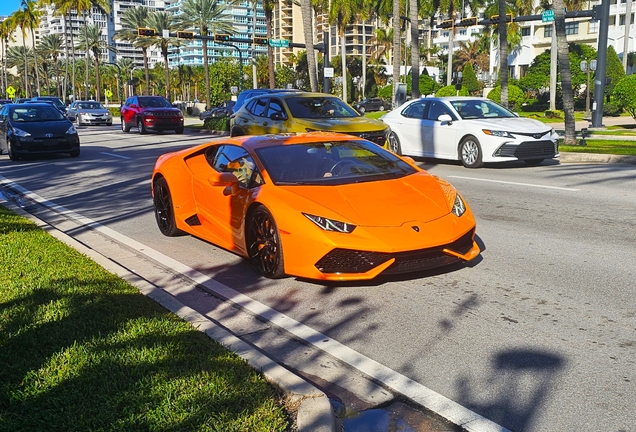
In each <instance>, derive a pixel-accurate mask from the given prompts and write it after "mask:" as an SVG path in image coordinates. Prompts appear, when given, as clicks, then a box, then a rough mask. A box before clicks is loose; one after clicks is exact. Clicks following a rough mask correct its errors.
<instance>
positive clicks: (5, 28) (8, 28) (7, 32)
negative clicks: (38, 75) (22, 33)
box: [0, 18, 15, 90]
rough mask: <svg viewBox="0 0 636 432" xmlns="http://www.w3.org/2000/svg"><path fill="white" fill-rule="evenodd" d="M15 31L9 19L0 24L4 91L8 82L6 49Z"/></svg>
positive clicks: (13, 24)
mask: <svg viewBox="0 0 636 432" xmlns="http://www.w3.org/2000/svg"><path fill="white" fill-rule="evenodd" d="M14 31H15V23H14V21H13V20H11V19H8V18H7V19H5V20H4V21H2V22H0V39H1V40H0V43H2V58H3V60H4V64H3V65H2V69H3V70H2V88H3V90H6V89H7V87H9V80H8V76H7V69H8V68H7V49H8V46H7V45H8V42H9V39H10V38H11V40H13V32H14Z"/></svg>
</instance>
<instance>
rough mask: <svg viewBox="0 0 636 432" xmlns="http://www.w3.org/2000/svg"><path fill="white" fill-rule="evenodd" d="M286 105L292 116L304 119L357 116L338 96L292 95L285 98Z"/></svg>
mask: <svg viewBox="0 0 636 432" xmlns="http://www.w3.org/2000/svg"><path fill="white" fill-rule="evenodd" d="M287 105H288V107H289V110H290V111H291V114H292V116H293V117H296V118H306V119H320V118H326V119H331V118H347V117H359V116H360V114H358V113H357V112H356V111H355V110H354V109H353V108H351V107H350V106H349V105H347V104H345V103H344V102H342V101H341V100H340V99H338V98H331V97H313V98H307V97H293V98H287Z"/></svg>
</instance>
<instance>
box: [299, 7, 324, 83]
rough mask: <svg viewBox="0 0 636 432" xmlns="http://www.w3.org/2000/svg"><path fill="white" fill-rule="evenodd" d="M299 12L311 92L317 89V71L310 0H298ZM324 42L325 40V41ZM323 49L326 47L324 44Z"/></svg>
mask: <svg viewBox="0 0 636 432" xmlns="http://www.w3.org/2000/svg"><path fill="white" fill-rule="evenodd" d="M300 12H301V14H302V17H303V34H304V36H305V47H306V48H307V69H308V72H309V85H310V87H311V91H312V92H316V91H318V71H317V69H316V51H315V50H314V49H313V43H314V25H313V22H312V21H313V10H312V8H311V0H300ZM325 44H326V41H325ZM325 49H327V47H326V46H325Z"/></svg>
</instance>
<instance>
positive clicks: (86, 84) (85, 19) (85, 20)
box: [84, 13, 90, 100]
mask: <svg viewBox="0 0 636 432" xmlns="http://www.w3.org/2000/svg"><path fill="white" fill-rule="evenodd" d="M84 40H85V41H86V61H85V64H86V74H85V81H84V87H85V89H86V91H85V96H86V100H88V72H89V71H88V70H89V67H88V65H89V61H90V54H89V49H88V14H87V13H84Z"/></svg>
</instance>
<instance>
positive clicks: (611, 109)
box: [603, 101, 623, 117]
mask: <svg viewBox="0 0 636 432" xmlns="http://www.w3.org/2000/svg"><path fill="white" fill-rule="evenodd" d="M622 112H623V108H622V107H621V106H620V104H619V103H617V102H612V101H610V102H605V103H604V104H603V115H604V116H610V117H618V116H620V115H621V113H622Z"/></svg>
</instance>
